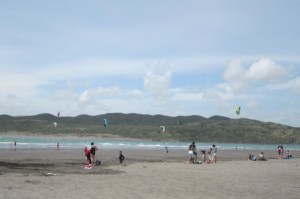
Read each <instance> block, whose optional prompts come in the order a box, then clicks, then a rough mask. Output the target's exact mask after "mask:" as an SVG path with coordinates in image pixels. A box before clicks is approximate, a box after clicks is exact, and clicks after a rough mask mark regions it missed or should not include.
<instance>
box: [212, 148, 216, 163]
mask: <svg viewBox="0 0 300 199" xmlns="http://www.w3.org/2000/svg"><path fill="white" fill-rule="evenodd" d="M212 151H213V162H214V163H217V147H216V145H214V144H213V145H212Z"/></svg>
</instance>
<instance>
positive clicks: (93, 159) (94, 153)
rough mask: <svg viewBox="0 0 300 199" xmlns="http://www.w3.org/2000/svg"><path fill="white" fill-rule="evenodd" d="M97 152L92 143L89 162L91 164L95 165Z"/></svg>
mask: <svg viewBox="0 0 300 199" xmlns="http://www.w3.org/2000/svg"><path fill="white" fill-rule="evenodd" d="M97 150H98V148H97V146H96V145H95V144H94V142H92V143H91V149H90V151H91V161H92V164H93V165H95V163H96V151H97Z"/></svg>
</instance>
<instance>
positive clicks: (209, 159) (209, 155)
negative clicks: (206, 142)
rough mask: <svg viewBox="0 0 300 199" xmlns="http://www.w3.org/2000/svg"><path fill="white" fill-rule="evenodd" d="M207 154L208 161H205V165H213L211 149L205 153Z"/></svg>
mask: <svg viewBox="0 0 300 199" xmlns="http://www.w3.org/2000/svg"><path fill="white" fill-rule="evenodd" d="M207 154H208V160H207V161H206V163H213V154H212V148H210V149H209V151H208V152H207Z"/></svg>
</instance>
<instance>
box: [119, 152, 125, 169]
mask: <svg viewBox="0 0 300 199" xmlns="http://www.w3.org/2000/svg"><path fill="white" fill-rule="evenodd" d="M124 159H125V156H124V155H123V153H122V151H120V155H119V161H120V166H123V161H124Z"/></svg>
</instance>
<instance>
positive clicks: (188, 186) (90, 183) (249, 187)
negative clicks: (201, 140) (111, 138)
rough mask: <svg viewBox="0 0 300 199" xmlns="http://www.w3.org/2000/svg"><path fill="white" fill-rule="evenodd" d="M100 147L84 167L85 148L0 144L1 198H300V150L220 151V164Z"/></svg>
mask: <svg viewBox="0 0 300 199" xmlns="http://www.w3.org/2000/svg"><path fill="white" fill-rule="evenodd" d="M118 153H119V151H118V150H102V149H100V150H98V151H97V154H96V156H97V159H100V160H101V161H102V163H103V164H102V165H101V166H94V167H93V168H92V169H89V170H88V169H84V164H85V156H84V152H83V150H59V151H57V150H49V149H48V150H45V149H44V150H29V149H26V150H24V149H23V150H21V149H20V150H19V149H17V150H16V151H14V150H1V151H0V183H1V188H0V189H1V190H0V198H28V199H29V198H31V199H34V198H46V199H47V198H49V199H50V198H51V199H52V198H78V199H79V198H80V199H82V198H186V197H193V198H203V197H204V198H275V199H276V198H289V199H292V198H295V199H296V198H299V196H300V183H299V182H300V172H299V169H300V161H299V158H300V153H299V152H298V151H294V152H293V155H294V157H295V159H293V160H278V159H277V154H276V151H265V156H266V158H267V159H268V160H267V161H248V160H247V156H248V154H249V153H252V154H258V153H259V151H239V150H234V151H220V152H219V154H218V156H219V159H218V160H219V161H218V162H217V163H216V164H187V163H186V162H187V161H188V158H189V157H188V155H187V151H185V150H174V151H170V152H169V153H168V154H166V153H165V151H163V150H124V151H123V153H124V155H125V162H124V163H125V166H119V162H118Z"/></svg>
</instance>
